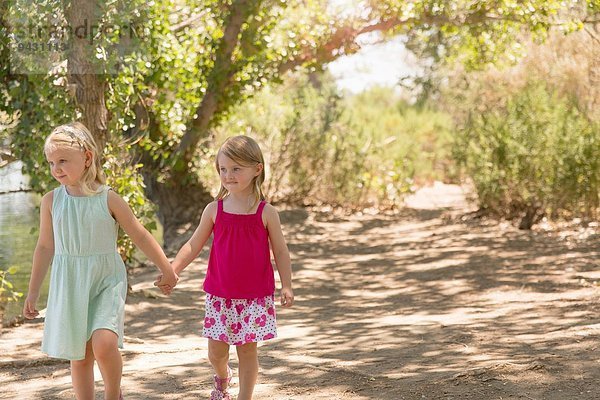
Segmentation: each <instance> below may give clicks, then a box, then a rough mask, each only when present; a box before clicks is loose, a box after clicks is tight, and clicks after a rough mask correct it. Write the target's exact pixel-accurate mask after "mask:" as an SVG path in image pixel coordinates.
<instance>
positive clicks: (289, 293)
mask: <svg viewBox="0 0 600 400" xmlns="http://www.w3.org/2000/svg"><path fill="white" fill-rule="evenodd" d="M293 305H294V291H293V290H292V288H291V287H284V288H281V306H282V307H291V306H293Z"/></svg>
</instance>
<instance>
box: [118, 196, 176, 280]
mask: <svg viewBox="0 0 600 400" xmlns="http://www.w3.org/2000/svg"><path fill="white" fill-rule="evenodd" d="M108 208H109V209H110V212H111V214H112V215H113V216H114V217H115V220H116V221H117V222H118V223H119V225H121V227H122V228H123V230H124V231H125V233H126V234H127V235H128V236H129V237H130V238H131V240H132V241H133V243H134V244H135V245H136V246H137V247H138V248H139V249H140V250H141V251H142V252H143V253H144V254H145V255H146V256H147V257H148V258H149V259H150V261H152V262H153V263H154V264H156V266H157V267H158V269H160V271H161V273H162V274H163V277H164V278H163V281H162V282H161V283H162V284H165V285H168V286H170V287H171V288H173V287H175V284H176V283H177V277H176V276H175V274H174V273H173V269H172V268H171V265H170V264H169V260H168V259H167V256H165V253H164V252H163V250H162V248H161V247H160V245H159V244H158V242H157V241H156V239H154V237H152V235H151V234H150V232H148V231H147V230H146V228H144V226H143V225H142V224H141V223H140V221H138V219H137V218H136V217H135V215H134V214H133V211H131V208H129V205H128V204H127V203H126V202H125V200H123V199H122V198H121V197H120V196H119V195H117V194H116V193H114V192H113V191H112V190H111V191H109V192H108Z"/></svg>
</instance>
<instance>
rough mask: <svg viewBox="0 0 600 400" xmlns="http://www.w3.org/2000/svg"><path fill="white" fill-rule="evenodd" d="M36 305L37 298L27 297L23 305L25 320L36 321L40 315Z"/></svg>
mask: <svg viewBox="0 0 600 400" xmlns="http://www.w3.org/2000/svg"><path fill="white" fill-rule="evenodd" d="M35 303H37V296H32V295H27V298H26V299H25V304H24V305H23V316H24V317H25V318H27V319H34V318H35V317H37V316H38V315H40V313H39V311H38V310H36V309H35Z"/></svg>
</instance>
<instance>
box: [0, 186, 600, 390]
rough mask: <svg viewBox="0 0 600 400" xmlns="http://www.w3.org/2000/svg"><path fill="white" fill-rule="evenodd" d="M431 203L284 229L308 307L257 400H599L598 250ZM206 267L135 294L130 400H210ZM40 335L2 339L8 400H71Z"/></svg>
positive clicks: (285, 329) (298, 219) (265, 362)
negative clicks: (173, 287) (203, 334)
mask: <svg viewBox="0 0 600 400" xmlns="http://www.w3.org/2000/svg"><path fill="white" fill-rule="evenodd" d="M428 190H429V191H428ZM428 190H425V191H422V192H420V193H419V194H418V195H417V196H415V197H413V198H411V199H410V201H409V205H411V206H412V207H413V208H412V209H408V210H406V211H405V212H403V213H402V214H401V215H396V216H383V215H360V216H359V215H355V216H351V217H334V216H331V215H330V214H328V213H324V212H313V211H311V212H307V211H304V210H290V211H284V212H283V213H282V220H283V221H284V226H285V231H286V235H287V238H288V241H289V245H290V250H291V252H292V254H293V259H294V268H295V288H296V297H297V305H296V306H295V307H294V308H293V309H291V310H280V313H279V316H278V318H279V322H280V338H279V339H277V340H276V341H272V342H270V343H269V342H267V343H265V344H264V345H262V346H261V348H260V350H259V355H260V362H261V374H260V377H259V385H258V386H257V389H256V396H255V399H256V400H318V399H323V400H325V399H327V400H332V399H335V400H338V399H348V400H359V399H384V400H400V399H407V400H408V399H410V400H416V399H418V400H421V399H440V400H441V399H443V400H450V399H452V400H488V399H489V400H496V399H498V400H499V399H536V400H542V399H544V400H565V399H579V400H592V399H594V400H596V399H599V398H600V368H599V367H600V365H599V360H600V344H598V343H599V342H598V339H599V335H600V316H599V314H598V298H599V297H600V290H599V287H598V285H597V281H600V268H599V267H600V265H599V262H598V260H599V255H600V251H599V250H600V236H598V235H595V236H594V235H591V236H588V237H586V238H579V236H578V235H577V234H571V235H566V237H563V236H565V235H562V236H561V235H560V234H548V233H541V232H537V233H536V232H523V231H519V230H517V229H514V228H512V227H511V226H510V225H508V224H498V223H494V222H486V221H480V220H473V219H468V218H461V215H464V212H465V209H464V208H461V207H462V206H464V204H463V202H462V197H461V193H460V191H459V190H457V189H456V188H455V187H445V186H439V187H434V188H430V189H428ZM441 199H442V200H441ZM440 207H454V208H440ZM457 207H458V208H457ZM205 260H206V252H205V253H203V255H202V257H201V258H200V261H198V262H196V263H195V264H193V265H192V266H191V267H190V268H189V270H188V271H187V272H186V273H185V274H184V275H183V276H182V283H181V284H180V286H179V287H178V290H177V292H176V293H175V294H174V295H173V296H172V297H171V298H163V297H158V298H150V297H147V296H146V295H145V293H156V292H155V291H154V290H153V289H152V288H151V280H152V277H153V275H154V274H149V273H147V272H146V273H144V274H140V275H138V276H135V277H134V278H133V283H134V289H135V292H136V293H135V295H133V296H131V297H130V298H129V300H128V305H127V322H126V335H127V336H126V340H125V350H124V351H123V354H124V359H125V371H124V383H123V386H124V389H125V391H126V398H128V399H198V398H200V399H207V398H208V396H209V391H210V389H209V385H210V379H211V378H210V377H211V371H210V368H209V364H208V361H207V359H206V353H207V352H206V341H205V340H204V339H202V338H200V336H199V333H198V332H199V330H200V329H201V326H200V320H201V315H202V299H203V294H202V292H201V291H200V287H201V282H202V279H203V269H204V263H205ZM41 329H42V323H41V322H39V321H37V322H33V323H26V324H25V325H23V326H19V327H17V328H13V329H10V330H5V331H4V332H2V337H1V339H0V387H1V388H2V389H1V390H0V398H2V399H17V398H18V399H69V398H73V395H72V390H71V389H70V383H69V374H68V369H67V367H68V365H67V364H66V363H64V362H56V361H53V360H49V359H47V358H45V357H44V356H43V354H41V353H40V352H39V350H38V349H39V342H40V337H41ZM232 364H233V365H234V366H235V365H237V363H236V358H235V355H234V353H232ZM97 377H99V373H97ZM98 388H99V389H101V383H100V382H98ZM97 398H98V399H100V398H101V397H100V395H98V397H97Z"/></svg>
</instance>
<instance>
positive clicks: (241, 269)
mask: <svg viewBox="0 0 600 400" xmlns="http://www.w3.org/2000/svg"><path fill="white" fill-rule="evenodd" d="M215 164H216V168H217V172H218V173H219V176H220V178H221V189H220V191H219V194H218V195H217V199H216V200H215V201H213V202H212V203H210V204H208V205H207V206H206V208H205V209H204V211H203V213H202V218H201V220H200V224H199V226H198V228H196V231H195V232H194V234H193V236H192V238H191V239H190V240H189V241H188V242H187V243H186V244H185V245H184V246H183V247H182V248H181V250H179V252H178V253H177V256H176V257H175V260H174V261H173V263H172V267H173V270H174V272H175V274H177V275H179V274H180V273H181V271H183V270H184V269H185V267H187V266H188V265H189V264H190V263H191V262H192V260H194V258H196V257H197V256H198V254H199V253H200V251H201V250H202V247H204V244H205V243H206V241H207V240H208V238H209V237H210V235H211V233H212V234H213V235H214V236H213V244H212V248H211V251H210V259H209V262H208V270H207V273H206V279H205V281H204V290H205V292H206V315H205V318H204V329H203V330H202V335H203V336H204V337H207V338H208V358H209V360H210V363H211V364H212V366H213V369H214V371H215V375H214V390H213V391H212V393H211V397H210V399H211V400H229V399H231V397H230V395H229V393H228V391H227V387H228V384H229V382H230V381H231V370H230V369H229V366H228V359H229V346H230V345H234V346H236V347H237V354H238V359H239V384H240V391H239V395H238V400H251V399H252V392H253V391H254V385H255V384H256V379H257V376H258V354H257V342H259V341H264V340H269V339H273V338H274V337H276V336H277V330H276V323H275V301H274V292H275V279H274V275H273V266H272V265H271V254H270V251H269V243H270V245H271V248H272V250H273V256H274V259H275V265H276V267H277V271H278V272H279V278H280V280H281V285H282V288H281V298H280V302H281V305H282V306H283V307H291V306H292V304H293V303H294V293H293V291H292V271H291V263H290V255H289V252H288V248H287V245H286V243H285V239H284V238H283V233H282V231H281V223H280V221H279V214H278V213H277V210H276V209H275V208H274V207H273V206H271V205H270V204H268V203H266V202H265V201H264V195H263V193H262V189H261V185H262V183H263V181H264V179H265V170H264V159H263V155H262V152H261V150H260V147H259V146H258V144H257V143H256V142H255V141H254V140H253V139H251V138H249V137H247V136H235V137H231V138H229V139H227V140H226V141H225V143H223V145H222V146H221V148H220V149H219V152H218V153H217V158H216V163H215Z"/></svg>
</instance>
